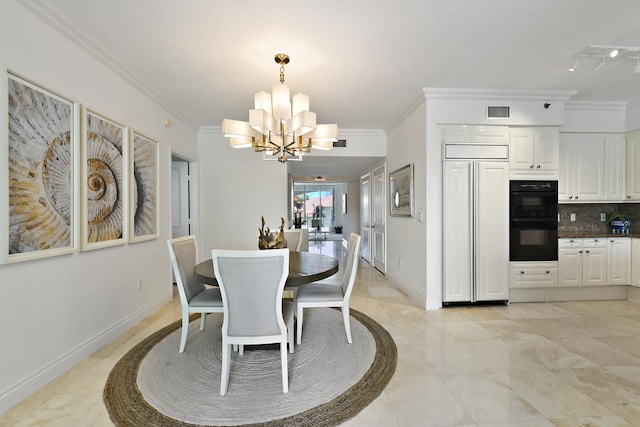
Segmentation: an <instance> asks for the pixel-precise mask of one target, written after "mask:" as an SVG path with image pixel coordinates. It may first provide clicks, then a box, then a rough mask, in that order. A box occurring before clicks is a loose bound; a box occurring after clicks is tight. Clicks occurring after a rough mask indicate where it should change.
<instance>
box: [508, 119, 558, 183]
mask: <svg viewBox="0 0 640 427" xmlns="http://www.w3.org/2000/svg"><path fill="white" fill-rule="evenodd" d="M559 157H560V154H559V132H558V129H557V128H551V127H535V128H511V129H510V130H509V169H510V172H509V176H510V178H511V179H558V167H559V163H560V162H559Z"/></svg>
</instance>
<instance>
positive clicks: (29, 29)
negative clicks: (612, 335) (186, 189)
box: [0, 1, 197, 413]
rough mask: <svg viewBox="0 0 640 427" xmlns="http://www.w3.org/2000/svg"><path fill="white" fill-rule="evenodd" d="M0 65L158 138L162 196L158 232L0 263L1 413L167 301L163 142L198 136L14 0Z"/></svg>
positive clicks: (189, 141) (0, 28) (6, 16)
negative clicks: (133, 239)
mask: <svg viewBox="0 0 640 427" xmlns="http://www.w3.org/2000/svg"><path fill="white" fill-rule="evenodd" d="M0 63H2V64H3V65H5V66H7V67H9V68H10V69H12V70H13V71H15V72H17V73H20V74H22V75H24V76H25V77H29V78H31V79H33V80H35V81H38V82H40V83H42V84H45V85H46V86H48V87H49V88H51V89H54V90H56V91H59V92H61V93H62V94H64V95H66V96H69V97H71V98H73V99H75V100H77V101H78V102H81V103H84V104H86V105H87V106H89V107H91V108H93V109H95V110H96V111H99V112H101V113H103V114H105V115H107V116H109V117H111V118H113V119H115V120H118V121H120V122H121V123H122V124H124V125H127V126H131V127H133V128H135V129H136V130H138V131H140V132H142V133H144V134H147V135H149V136H150V137H152V138H155V139H156V140H157V141H158V142H159V147H160V172H161V179H160V183H159V187H160V188H159V189H160V193H161V195H162V196H161V197H160V218H161V219H160V237H159V238H158V239H156V240H152V241H147V242H141V243H136V244H127V245H121V246H116V247H112V248H107V249H99V250H93V251H87V252H77V253H73V254H70V255H63V256H57V257H51V258H47V259H41V260H33V261H26V262H20V263H14V264H10V265H0V337H2V356H1V358H0V359H1V363H0V413H3V412H5V411H6V410H7V409H9V408H10V407H11V406H13V405H15V404H16V403H18V402H19V401H20V400H22V399H23V398H25V397H27V396H28V395H29V394H31V393H33V392H34V391H36V390H37V389H39V388H40V387H42V386H43V385H45V384H46V383H48V382H49V381H51V380H52V379H53V378H55V377H56V376H57V375H59V374H61V373H62V372H64V371H66V370H68V369H69V368H71V367H72V366H73V365H75V364H76V363H78V362H79V361H81V360H82V359H84V358H86V357H87V356H88V355H90V354H91V353H93V352H94V351H95V350H97V349H98V348H100V347H102V346H103V345H105V344H106V343H108V342H109V341H111V340H112V339H113V338H115V337H116V336H117V335H119V334H120V333H122V332H124V331H125V330H126V329H128V328H129V327H130V326H132V325H133V324H135V323H137V322H138V321H139V320H141V319H142V318H144V317H146V316H147V315H148V314H150V313H152V312H153V311H155V310H156V309H157V308H159V307H160V306H162V305H163V304H165V303H166V302H167V301H169V299H170V298H171V284H170V274H169V261H168V254H167V249H166V242H165V240H166V239H167V238H168V237H169V235H170V231H171V228H170V227H171V223H170V218H169V214H170V203H169V199H168V195H169V194H170V190H169V189H170V152H169V148H168V147H169V145H171V146H172V147H174V148H175V150H176V151H177V152H179V153H181V154H184V155H185V156H187V157H189V158H193V159H195V158H197V134H196V132H195V131H194V130H193V129H191V128H189V127H188V125H186V124H185V123H182V122H181V121H180V120H179V119H178V118H176V117H173V115H172V114H171V112H170V111H166V110H165V109H163V108H162V107H161V106H159V105H158V104H157V103H155V102H153V101H152V100H151V99H150V98H149V97H147V96H145V95H144V94H143V93H142V92H141V91H140V90H138V88H136V87H135V86H133V85H132V84H131V83H129V82H128V81H126V80H125V79H123V78H121V77H120V76H119V75H117V74H116V73H114V72H113V71H112V70H111V69H110V68H107V67H106V66H104V64H103V63H102V62H101V61H100V60H98V59H97V58H96V57H94V56H92V55H90V54H89V53H87V51H85V50H83V49H80V48H79V47H78V46H77V45H75V44H74V43H72V42H71V41H70V39H68V38H67V37H65V36H63V35H61V34H60V33H58V32H57V31H55V30H53V29H52V28H51V27H49V26H48V25H46V24H45V23H43V21H41V20H40V19H39V18H36V17H35V16H33V15H32V14H31V13H30V12H28V11H27V10H25V9H24V8H23V6H21V5H19V4H18V3H17V2H13V1H3V2H2V12H1V13H0ZM2 96H5V95H4V94H3V95H2ZM165 116H168V117H170V118H172V120H173V125H172V126H171V127H170V128H166V127H164V125H163V122H162V120H163V118H164V117H165ZM2 185H6V183H2ZM165 195H167V196H165ZM2 215H4V213H3V214H2ZM0 232H5V231H4V230H0ZM139 278H141V279H142V283H143V288H142V289H141V290H138V286H137V282H138V279H139Z"/></svg>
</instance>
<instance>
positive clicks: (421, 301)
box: [385, 271, 440, 310]
mask: <svg viewBox="0 0 640 427" xmlns="http://www.w3.org/2000/svg"><path fill="white" fill-rule="evenodd" d="M385 275H386V276H387V277H389V278H390V279H392V280H393V284H394V285H395V286H396V287H397V288H398V289H400V290H401V291H402V292H404V293H405V294H407V296H408V297H409V299H410V300H411V301H413V302H414V303H415V304H416V305H417V306H418V307H423V308H425V309H427V310H433V309H429V308H427V306H426V305H425V298H424V295H419V294H418V293H417V292H416V291H415V290H414V289H411V287H409V286H408V285H407V284H406V283H403V282H402V281H401V280H399V279H398V278H397V277H395V276H394V275H393V274H390V273H389V272H388V271H387V272H386V273H385ZM438 308H440V307H438Z"/></svg>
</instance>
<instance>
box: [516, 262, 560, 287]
mask: <svg viewBox="0 0 640 427" xmlns="http://www.w3.org/2000/svg"><path fill="white" fill-rule="evenodd" d="M530 264H531V263H517V262H512V263H509V287H511V288H552V287H557V286H558V263H557V262H553V261H551V262H544V263H535V264H534V265H530Z"/></svg>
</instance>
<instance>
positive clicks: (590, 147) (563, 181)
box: [558, 134, 605, 202]
mask: <svg viewBox="0 0 640 427" xmlns="http://www.w3.org/2000/svg"><path fill="white" fill-rule="evenodd" d="M604 153H605V141H604V138H602V137H601V136H593V135H583V134H561V135H560V170H559V176H558V201H559V202H593V201H603V200H605V184H604V183H605V155H604Z"/></svg>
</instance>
